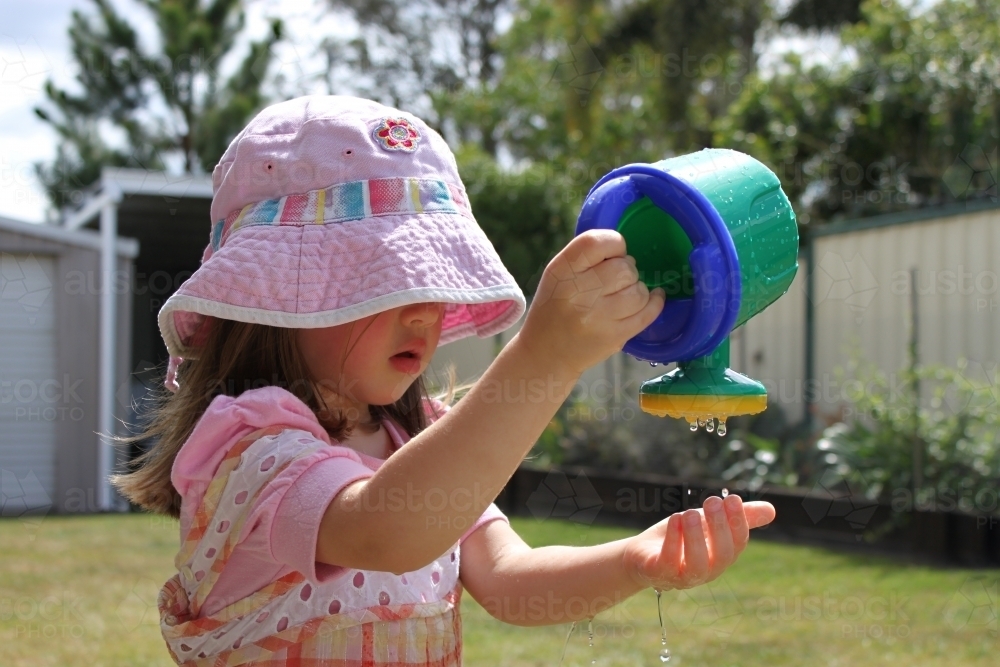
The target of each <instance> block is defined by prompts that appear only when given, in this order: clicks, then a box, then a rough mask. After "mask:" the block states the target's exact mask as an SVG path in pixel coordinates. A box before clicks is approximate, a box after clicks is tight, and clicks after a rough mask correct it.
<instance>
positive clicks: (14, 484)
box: [0, 218, 139, 516]
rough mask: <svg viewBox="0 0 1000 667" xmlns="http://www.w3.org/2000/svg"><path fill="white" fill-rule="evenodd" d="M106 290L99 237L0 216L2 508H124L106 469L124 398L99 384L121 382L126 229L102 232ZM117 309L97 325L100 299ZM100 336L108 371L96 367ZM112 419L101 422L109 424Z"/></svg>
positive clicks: (130, 244)
mask: <svg viewBox="0 0 1000 667" xmlns="http://www.w3.org/2000/svg"><path fill="white" fill-rule="evenodd" d="M108 240H109V241H110V242H111V243H110V245H111V250H112V251H111V253H110V255H109V257H108V258H109V259H110V262H109V266H110V267H111V271H112V272H113V273H112V274H111V275H112V276H113V279H112V281H110V285H111V287H112V289H111V290H105V289H104V285H105V284H108V283H105V282H104V281H103V280H102V276H103V275H108V273H105V272H103V268H104V267H103V265H102V250H103V248H104V241H103V240H102V239H101V237H100V236H99V235H98V234H96V233H94V232H88V231H69V230H65V229H58V228H54V227H51V226H48V225H41V224H31V223H27V222H20V221H16V220H11V219H8V218H0V486H2V497H3V506H2V507H0V510H2V514H3V515H4V516H21V515H25V514H28V515H31V514H35V515H38V514H45V513H47V512H49V511H56V512H93V511H97V510H110V509H123V503H122V502H121V501H122V499H121V498H118V497H117V495H116V494H113V493H112V489H111V488H110V485H108V484H107V482H106V475H107V473H108V472H109V471H110V470H111V469H112V466H113V465H114V463H115V461H114V460H113V458H114V450H113V449H112V448H111V447H110V445H108V444H107V443H106V442H104V441H103V439H101V438H99V437H98V435H97V433H99V432H101V433H110V432H112V428H113V424H114V421H113V419H114V418H115V417H117V418H121V417H123V416H124V413H125V409H124V406H123V405H121V404H118V403H115V402H113V401H112V402H102V401H101V400H100V398H99V397H100V391H99V388H100V385H101V383H102V382H106V383H108V384H109V385H111V387H110V388H111V393H112V395H114V388H115V387H120V386H122V385H124V384H126V383H127V376H128V366H127V364H128V361H129V359H128V351H129V339H130V336H131V328H130V327H129V326H127V322H128V320H129V318H130V315H131V309H132V300H131V296H130V294H129V292H128V289H127V285H128V284H130V282H131V280H132V260H133V259H134V258H135V257H136V255H137V254H138V251H139V244H138V243H137V242H136V241H135V240H133V239H123V238H117V237H114V236H113V237H110V238H109V239H108ZM105 299H107V300H109V301H111V302H112V303H113V304H114V307H115V309H116V310H117V312H118V313H120V314H121V315H123V318H122V319H120V320H118V321H114V320H112V323H113V326H112V327H111V328H110V329H109V330H108V329H102V326H103V321H102V318H101V304H102V301H104V300H105ZM102 337H110V338H112V344H111V345H110V346H108V347H107V348H104V349H107V350H110V351H111V355H110V356H111V359H110V363H109V366H110V367H111V373H110V375H108V376H106V377H105V376H102V375H101V373H100V366H101V361H102V360H101V357H100V355H99V354H98V351H99V349H102V348H101V346H100V344H99V342H100V341H101V340H102ZM109 424H111V425H112V426H111V427H109V426H108V425H109Z"/></svg>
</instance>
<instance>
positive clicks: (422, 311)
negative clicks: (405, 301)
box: [402, 303, 444, 327]
mask: <svg viewBox="0 0 1000 667" xmlns="http://www.w3.org/2000/svg"><path fill="white" fill-rule="evenodd" d="M443 315H444V304H443V303H415V304H412V305H409V306H406V307H405V308H404V309H403V313H402V319H403V324H406V325H408V326H425V327H429V326H431V325H432V324H434V323H435V322H437V321H438V320H439V319H441V317H442V316H443Z"/></svg>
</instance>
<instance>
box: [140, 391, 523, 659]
mask: <svg viewBox="0 0 1000 667" xmlns="http://www.w3.org/2000/svg"><path fill="white" fill-rule="evenodd" d="M436 407H437V408H438V411H439V412H440V411H441V410H442V409H445V410H446V408H443V406H441V405H440V404H436ZM424 408H425V410H426V412H427V414H428V417H429V419H430V420H431V421H433V419H434V415H433V411H432V410H431V406H430V405H429V404H428V403H427V402H425V403H424ZM383 424H384V425H385V426H386V428H388V429H389V433H390V436H391V438H392V440H393V445H394V449H398V447H400V446H402V445H403V444H405V442H406V441H407V440H408V437H407V436H406V433H405V432H403V431H402V429H400V428H399V427H398V426H397V425H396V424H394V423H393V422H391V421H390V420H386V421H384V422H383ZM213 443H214V445H213ZM220 443H222V446H220ZM382 463H383V461H382V460H381V459H376V458H373V457H370V456H367V455H364V454H360V453H358V452H355V451H354V450H352V449H350V448H349V447H344V446H339V445H335V444H332V443H330V440H329V437H328V436H327V434H326V432H325V431H324V430H323V429H322V427H320V425H319V423H318V422H317V421H316V418H315V416H314V415H313V414H312V412H311V411H310V410H309V408H308V407H307V406H306V405H305V404H303V403H302V402H301V401H299V400H298V399H296V398H295V397H294V396H293V395H292V394H291V393H289V392H287V391H285V390H283V389H279V388H276V387H265V388H261V389H255V390H251V391H248V392H245V393H244V394H242V395H241V396H240V397H238V398H235V399H234V398H231V397H226V396H219V397H216V398H215V399H214V400H213V401H212V404H211V406H210V407H209V409H208V410H207V411H206V413H205V415H204V416H203V417H202V419H201V420H200V421H199V422H198V425H197V426H196V427H195V429H194V431H193V432H192V434H191V437H190V438H189V439H188V441H187V442H186V443H185V444H184V447H183V448H182V449H181V451H180V452H178V455H177V458H176V459H175V461H174V467H173V473H172V475H171V479H172V481H173V482H174V485H175V487H176V488H177V490H178V492H179V493H180V494H181V497H182V506H181V538H182V544H181V549H180V551H179V552H178V554H177V556H176V558H175V560H174V562H175V565H176V567H177V574H176V575H174V576H173V577H171V578H170V579H169V580H168V581H167V582H166V584H165V585H164V586H163V589H162V590H161V591H160V595H159V600H158V606H159V611H160V627H161V631H162V633H163V637H164V640H165V641H166V643H167V647H168V649H169V651H170V654H171V657H172V658H173V659H174V661H175V662H177V663H178V664H183V665H198V666H207V665H213V666H216V667H223V666H226V667H230V666H235V665H267V666H269V667H278V666H286V665H302V666H309V667H319V666H321V665H322V666H324V667H326V666H331V667H332V666H337V667H341V666H343V667H348V666H351V667H362V666H368V665H372V666H375V665H395V666H397V667H410V666H412V665H436V666H440V667H445V666H451V665H461V653H462V638H461V618H460V615H459V604H460V598H461V593H462V585H461V582H460V580H459V563H460V545H461V542H462V541H463V540H464V539H465V538H466V537H468V536H469V535H471V534H472V532H473V531H475V530H476V529H477V528H478V527H479V526H481V525H483V524H484V523H486V522H489V521H492V520H496V519H501V520H506V517H504V516H503V514H502V513H501V512H500V511H499V510H498V509H497V508H496V506H495V505H490V507H489V509H488V510H487V511H486V512H485V513H484V514H483V516H482V517H480V519H479V520H478V521H476V522H475V523H474V524H473V525H472V526H471V527H470V528H469V530H468V531H466V533H465V535H463V537H462V538H461V539H460V540H459V541H458V542H456V544H455V545H454V546H453V547H452V548H451V549H449V550H448V551H447V552H446V553H444V554H442V555H441V557H440V558H438V559H437V560H435V561H433V562H432V563H429V564H428V565H426V566H425V567H423V568H421V569H419V570H416V571H414V572H407V573H405V574H402V575H394V574H392V573H389V572H375V571H367V570H352V569H346V568H340V567H335V566H330V565H325V564H322V563H317V562H316V561H315V553H316V538H317V535H318V529H319V521H320V520H321V519H322V515H323V512H324V510H325V509H326V507H327V505H329V502H330V501H331V500H332V499H333V497H334V496H336V494H337V493H339V491H340V490H341V489H342V488H343V487H344V486H346V485H347V484H350V483H352V482H353V481H356V480H358V479H364V478H366V477H370V476H371V475H372V474H373V473H374V471H375V470H377V469H378V467H379V466H380V465H381V464H382Z"/></svg>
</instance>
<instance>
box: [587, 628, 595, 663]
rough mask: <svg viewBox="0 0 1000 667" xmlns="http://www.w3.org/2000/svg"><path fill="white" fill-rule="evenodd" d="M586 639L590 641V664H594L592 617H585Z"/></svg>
mask: <svg viewBox="0 0 1000 667" xmlns="http://www.w3.org/2000/svg"><path fill="white" fill-rule="evenodd" d="M587 640H588V641H589V642H590V664H592V665H596V664H597V658H595V657H594V619H592V618H588V619H587Z"/></svg>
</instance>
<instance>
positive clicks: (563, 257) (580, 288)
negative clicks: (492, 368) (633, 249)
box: [517, 229, 664, 374]
mask: <svg viewBox="0 0 1000 667" xmlns="http://www.w3.org/2000/svg"><path fill="white" fill-rule="evenodd" d="M663 303H664V294H663V290H662V288H657V289H656V290H653V291H652V292H650V291H649V289H648V288H647V287H646V284H645V283H644V282H642V281H640V280H639V271H638V270H637V269H636V267H635V258H633V257H631V256H629V255H627V254H626V252H625V238H624V237H623V236H622V235H621V234H619V233H618V232H616V231H614V230H611V229H591V230H589V231H586V232H584V233H583V234H580V235H579V236H576V237H574V238H573V239H572V240H571V241H570V242H569V243H568V244H567V245H566V247H565V248H563V249H562V250H561V251H560V252H559V253H558V254H557V255H556V256H555V257H553V258H552V261H550V262H549V264H548V266H546V267H545V271H543V272H542V277H541V280H539V283H538V289H536V290H535V296H534V298H533V299H532V301H531V307H530V308H529V309H528V313H527V315H526V316H525V320H524V324H523V325H522V326H521V330H520V331H519V332H518V334H517V335H518V339H519V340H521V341H524V344H525V345H527V346H528V348H529V349H531V350H533V351H534V353H535V356H536V358H538V359H540V360H543V361H544V362H545V363H554V364H556V365H557V366H559V367H562V368H567V369H569V370H572V371H574V372H576V373H579V374H582V373H583V372H584V371H585V370H587V369H588V368H590V367H591V366H593V365H595V364H598V363H600V362H602V361H604V360H605V359H607V358H608V357H610V356H611V355H612V354H614V353H615V352H618V351H619V350H621V349H622V347H624V345H625V343H627V342H628V341H629V339H630V338H632V337H634V336H636V335H637V334H639V333H641V332H642V330H643V329H645V328H646V327H648V326H649V325H650V324H651V323H652V322H653V320H655V319H656V318H657V316H659V314H660V312H661V311H662V310H663Z"/></svg>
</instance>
